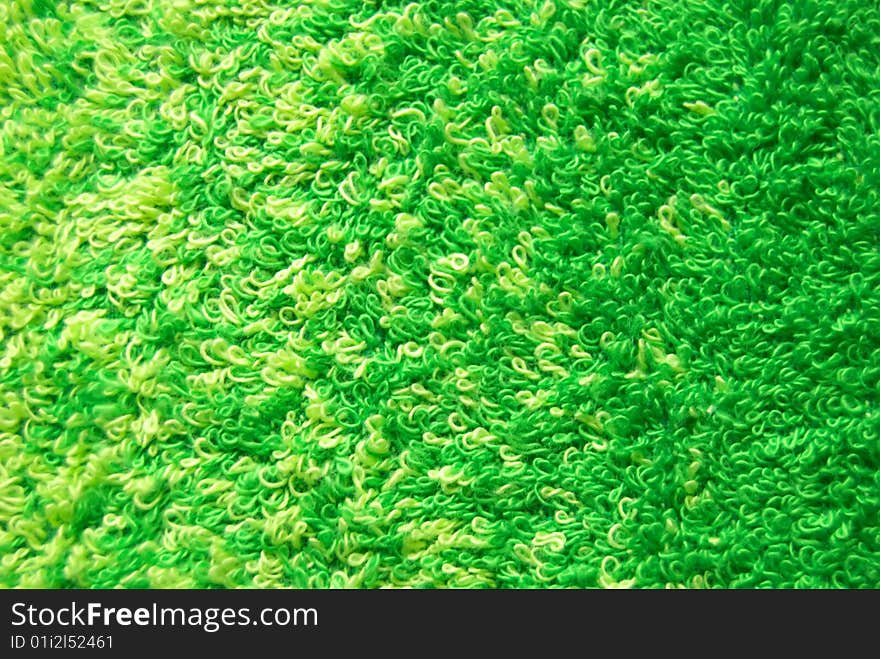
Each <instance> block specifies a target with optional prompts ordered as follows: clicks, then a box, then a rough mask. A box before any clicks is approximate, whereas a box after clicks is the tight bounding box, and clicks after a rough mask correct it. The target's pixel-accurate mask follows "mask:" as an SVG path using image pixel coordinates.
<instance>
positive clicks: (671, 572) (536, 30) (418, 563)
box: [0, 0, 880, 588]
mask: <svg viewBox="0 0 880 659" xmlns="http://www.w3.org/2000/svg"><path fill="white" fill-rule="evenodd" d="M878 90H880V9H878V5H877V3H876V2H873V1H871V2H866V1H865V0H849V1H846V0H804V1H803V2H795V3H787V2H773V1H769V0H742V1H737V2H721V1H720V0H706V1H701V2H694V1H691V0H687V1H685V0H680V1H676V0H670V1H664V2H656V1H651V0H646V1H645V2H629V1H627V2H622V1H612V0H566V1H564V0H557V1H553V0H547V1H544V0H537V1H529V0H497V1H495V0H463V1H460V2H454V3H450V2H441V1H433V0H428V1H425V2H382V1H380V0H373V1H368V2H361V1H350V0H312V1H306V2H277V1H275V0H101V1H100V2H95V1H93V0H75V1H63V2H57V3H56V2H51V1H49V0H10V1H8V2H4V3H3V4H2V5H0V122H2V123H0V125H2V134H0V135H2V137H0V148H2V153H0V229H2V235H0V254H2V257H0V258H2V260H0V263H2V269H0V277H2V281H0V283H2V293H0V348H2V353H0V460H2V463H0V488H2V494H0V519H2V525H0V553H2V560H0V583H2V585H4V586H18V587H36V586H40V587H87V588H99V587H100V588H104V587H154V588H168V587H188V586H189V587H236V586H251V587H259V588H274V587H284V586H292V587H309V586H311V587H317V588H323V587H341V586H345V587H363V588H374V587H380V586H392V587H403V586H414V587H493V588H505V587H539V588H542V587H612V586H633V587H638V588H647V587H664V586H685V587H701V586H708V587H877V586H878V585H880V519H878V510H880V469H878V467H880V434H878V428H880V410H878V406H877V401H878V382H880V250H878V245H880V193H878V191H880V91H878Z"/></svg>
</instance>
